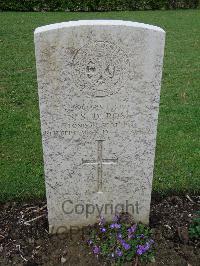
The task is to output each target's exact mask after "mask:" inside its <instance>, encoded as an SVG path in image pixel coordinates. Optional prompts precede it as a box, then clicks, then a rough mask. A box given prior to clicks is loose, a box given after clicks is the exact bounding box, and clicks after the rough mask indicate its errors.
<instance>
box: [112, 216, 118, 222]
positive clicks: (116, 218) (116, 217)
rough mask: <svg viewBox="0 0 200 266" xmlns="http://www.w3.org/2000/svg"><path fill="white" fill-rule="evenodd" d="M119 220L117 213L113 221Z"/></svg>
mask: <svg viewBox="0 0 200 266" xmlns="http://www.w3.org/2000/svg"><path fill="white" fill-rule="evenodd" d="M118 221H119V215H118V214H116V215H115V216H114V217H113V222H115V223H117V222H118Z"/></svg>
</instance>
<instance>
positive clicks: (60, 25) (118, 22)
mask: <svg viewBox="0 0 200 266" xmlns="http://www.w3.org/2000/svg"><path fill="white" fill-rule="evenodd" d="M78 26H127V27H133V28H140V29H147V30H153V31H157V32H162V33H165V31H164V30H163V29H162V28H160V27H157V26H153V25H149V24H144V23H139V22H132V21H124V20H78V21H69V22H61V23H55V24H50V25H46V26H42V27H38V28H36V29H35V32H34V34H35V35H36V34H39V33H43V32H47V31H51V30H57V29H62V28H69V27H78Z"/></svg>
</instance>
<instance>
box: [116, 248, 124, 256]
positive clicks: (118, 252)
mask: <svg viewBox="0 0 200 266" xmlns="http://www.w3.org/2000/svg"><path fill="white" fill-rule="evenodd" d="M116 254H117V256H118V257H121V256H122V255H123V252H122V251H121V250H120V249H119V248H117V249H116Z"/></svg>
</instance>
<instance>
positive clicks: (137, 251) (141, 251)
mask: <svg viewBox="0 0 200 266" xmlns="http://www.w3.org/2000/svg"><path fill="white" fill-rule="evenodd" d="M144 252H145V249H144V246H142V245H139V246H137V250H136V253H137V255H142V254H143V253H144Z"/></svg>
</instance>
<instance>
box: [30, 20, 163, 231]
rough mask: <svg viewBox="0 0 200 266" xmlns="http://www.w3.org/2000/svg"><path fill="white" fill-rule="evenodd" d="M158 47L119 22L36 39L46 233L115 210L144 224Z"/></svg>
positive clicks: (156, 40)
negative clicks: (45, 201) (44, 182)
mask: <svg viewBox="0 0 200 266" xmlns="http://www.w3.org/2000/svg"><path fill="white" fill-rule="evenodd" d="M164 40H165V32H164V31H163V30H162V29H161V28H158V27H155V26H151V25H146V24H141V23H135V22H127V21H113V20H107V21H106V20H104V21H98V20H97V21H95V20H94V21H71V22H66V23H59V24H53V25H48V26H44V27H40V28H37V29H36V30H35V47H36V61H37V78H38V85H39V102H40V118H41V129H42V141H43V153H44V167H45V180H46V193H47V203H48V218H49V225H50V231H51V230H52V231H53V232H55V231H56V230H57V229H58V228H59V227H62V226H66V227H67V228H69V226H75V225H76V226H84V225H88V224H92V223H95V222H96V219H97V217H98V216H100V215H102V216H104V217H106V218H107V219H108V220H110V219H111V217H113V214H114V212H115V211H116V212H120V211H121V210H122V209H123V210H124V211H128V212H129V213H131V214H133V216H134V219H135V221H141V222H143V223H148V221H149V211H150V201H151V189H152V178H153V168H154V167H153V166H154V155H155V146H156V131H157V120H158V111H159V96H160V83H161V74H162V62H163V53H164Z"/></svg>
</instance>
